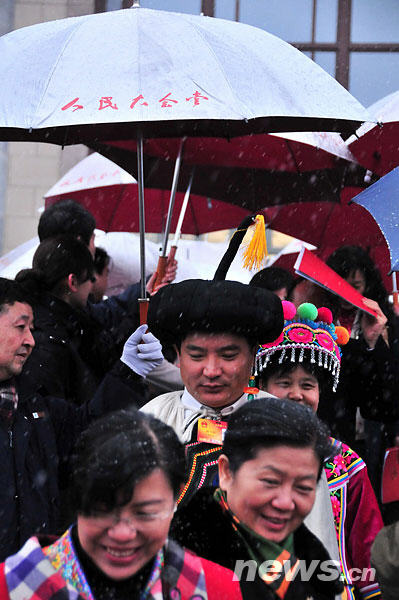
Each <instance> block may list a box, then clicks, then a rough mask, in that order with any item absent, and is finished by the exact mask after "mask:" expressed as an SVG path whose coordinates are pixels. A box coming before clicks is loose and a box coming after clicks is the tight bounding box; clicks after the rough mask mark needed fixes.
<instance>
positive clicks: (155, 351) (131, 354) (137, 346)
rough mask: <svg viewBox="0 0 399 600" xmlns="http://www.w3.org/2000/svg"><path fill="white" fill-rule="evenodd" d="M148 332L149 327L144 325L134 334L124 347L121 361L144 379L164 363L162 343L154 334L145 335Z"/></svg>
mask: <svg viewBox="0 0 399 600" xmlns="http://www.w3.org/2000/svg"><path fill="white" fill-rule="evenodd" d="M146 330H147V325H145V324H144V325H140V327H138V328H137V329H136V331H135V332H134V333H132V335H131V336H130V337H129V338H128V339H127V341H126V342H125V345H124V346H123V352H122V356H121V361H122V362H123V363H125V365H127V366H128V367H130V369H132V371H134V372H135V373H137V374H138V375H141V376H142V377H146V376H147V375H148V373H151V371H152V370H153V369H155V367H157V366H158V365H160V364H161V362H162V361H163V354H162V346H161V343H160V341H159V340H158V339H157V338H156V337H155V336H154V335H152V333H145V332H146ZM140 342H141V343H140Z"/></svg>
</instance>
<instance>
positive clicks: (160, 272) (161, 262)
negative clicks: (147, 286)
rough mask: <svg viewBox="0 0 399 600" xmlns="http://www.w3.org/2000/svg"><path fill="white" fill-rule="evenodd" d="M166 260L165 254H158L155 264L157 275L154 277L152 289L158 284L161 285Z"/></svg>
mask: <svg viewBox="0 0 399 600" xmlns="http://www.w3.org/2000/svg"><path fill="white" fill-rule="evenodd" d="M167 262H168V257H167V256H160V257H159V258H158V264H157V270H156V273H157V276H156V278H155V282H154V290H155V289H156V288H157V287H158V285H161V283H162V279H163V278H164V275H165V271H166V263H167Z"/></svg>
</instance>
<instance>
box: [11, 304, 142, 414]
mask: <svg viewBox="0 0 399 600" xmlns="http://www.w3.org/2000/svg"><path fill="white" fill-rule="evenodd" d="M33 312H34V338H35V343H36V345H35V347H34V349H33V351H32V354H31V356H30V357H29V359H28V360H27V362H26V364H25V367H24V370H23V372H22V375H21V377H20V389H21V390H22V393H24V394H25V395H28V394H32V393H35V392H36V391H37V390H38V389H40V390H42V391H43V390H44V393H45V394H46V395H51V396H57V397H58V398H64V399H65V400H68V401H70V402H73V403H74V404H77V405H81V404H83V403H84V402H86V401H87V400H90V398H92V397H93V395H94V393H95V391H96V389H97V387H98V385H99V384H100V382H101V381H102V379H103V377H104V376H105V375H106V373H107V372H108V371H109V370H110V369H111V368H112V366H113V365H114V364H115V363H116V361H117V360H118V359H119V357H120V355H121V351H120V348H116V347H115V344H114V341H113V339H112V337H111V336H110V335H109V334H108V332H107V331H106V330H105V329H102V328H101V327H100V326H99V325H98V323H97V322H96V321H95V320H94V319H92V318H91V317H89V316H88V314H87V313H86V312H85V311H79V310H76V309H74V308H72V307H70V306H69V305H68V304H67V303H66V302H63V301H62V300H59V299H58V298H56V297H55V296H53V295H51V294H43V295H42V296H41V298H40V300H38V301H35V302H34V304H33ZM143 396H145V387H144V384H143V387H142V389H141V390H140V400H142V401H144V397H143ZM140 406H141V403H140Z"/></svg>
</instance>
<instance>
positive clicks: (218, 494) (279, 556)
mask: <svg viewBox="0 0 399 600" xmlns="http://www.w3.org/2000/svg"><path fill="white" fill-rule="evenodd" d="M213 497H214V499H215V500H216V502H218V503H219V504H220V506H221V507H222V509H223V512H224V514H225V516H226V517H227V518H228V519H229V521H230V523H231V526H232V527H233V529H234V531H235V532H236V533H237V535H238V537H239V538H240V539H241V541H242V542H243V544H244V546H245V547H246V549H247V551H248V554H249V556H250V558H251V559H252V560H254V561H255V562H256V564H257V565H258V573H259V577H260V578H261V579H262V581H263V582H264V583H265V584H266V585H268V586H270V587H271V588H272V589H273V591H274V593H275V594H276V595H277V596H278V597H279V598H281V599H283V598H284V597H285V594H286V593H287V590H288V587H289V585H290V583H291V581H292V580H293V578H294V575H295V573H296V572H297V570H298V567H299V561H298V560H297V558H296V557H295V556H294V535H293V534H292V533H290V534H289V535H288V536H287V537H286V538H285V540H283V541H282V542H281V543H280V544H277V543H276V542H272V541H270V540H267V539H266V538H264V537H262V536H261V535H259V534H257V533H256V532H255V531H253V530H252V529H250V528H249V527H248V526H247V525H245V524H244V523H242V522H241V521H240V519H239V518H238V517H237V516H236V515H235V514H234V513H233V512H232V510H231V509H230V507H229V505H228V503H227V498H226V493H225V492H224V491H223V490H221V489H220V488H217V490H215V493H214V495H213ZM265 561H268V566H265V565H264V566H263V568H262V567H261V568H260V569H259V567H260V566H261V565H262V564H263V563H264V562H265ZM272 563H273V564H274V566H271V565H272ZM288 563H289V564H288ZM289 565H290V566H289ZM288 574H289V575H290V577H289V578H288V579H287V575H288Z"/></svg>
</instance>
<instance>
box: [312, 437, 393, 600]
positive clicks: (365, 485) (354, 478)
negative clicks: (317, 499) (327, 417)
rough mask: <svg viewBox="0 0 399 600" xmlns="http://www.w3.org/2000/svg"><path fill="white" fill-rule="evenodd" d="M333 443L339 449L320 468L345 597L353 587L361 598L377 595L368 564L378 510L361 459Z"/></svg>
mask: <svg viewBox="0 0 399 600" xmlns="http://www.w3.org/2000/svg"><path fill="white" fill-rule="evenodd" d="M333 443H334V446H335V447H336V448H339V452H338V454H337V455H336V456H335V457H334V458H333V459H332V460H331V461H329V462H327V463H325V465H324V470H325V472H326V475H327V481H328V487H329V490H330V498H331V504H332V508H333V515H334V524H335V529H336V533H337V540H338V547H339V554H340V562H341V567H342V572H343V576H344V579H345V582H346V584H347V593H348V598H349V599H350V600H352V599H354V598H355V596H354V588H356V590H358V591H359V592H360V594H361V596H362V598H364V599H367V600H369V599H370V600H371V598H373V599H374V598H381V591H380V588H379V585H378V583H377V582H375V581H374V577H373V571H372V570H371V565H370V551H371V546H372V543H373V541H374V538H375V536H376V535H377V533H378V532H379V530H380V529H381V528H382V526H383V522H382V518H381V513H380V509H379V507H378V504H377V500H376V497H375V495H374V492H373V489H372V487H371V483H370V480H369V478H368V475H367V468H366V465H365V463H364V461H363V460H362V459H361V458H360V456H359V455H358V454H356V452H355V451H354V450H352V449H351V448H350V447H349V446H347V445H346V444H344V443H343V442H340V441H339V440H335V439H333Z"/></svg>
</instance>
